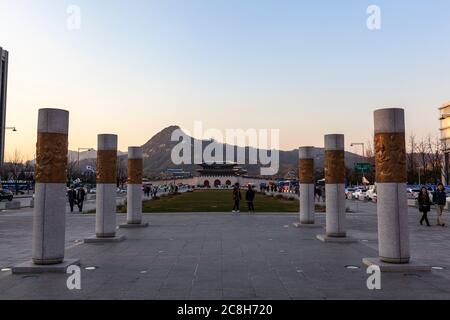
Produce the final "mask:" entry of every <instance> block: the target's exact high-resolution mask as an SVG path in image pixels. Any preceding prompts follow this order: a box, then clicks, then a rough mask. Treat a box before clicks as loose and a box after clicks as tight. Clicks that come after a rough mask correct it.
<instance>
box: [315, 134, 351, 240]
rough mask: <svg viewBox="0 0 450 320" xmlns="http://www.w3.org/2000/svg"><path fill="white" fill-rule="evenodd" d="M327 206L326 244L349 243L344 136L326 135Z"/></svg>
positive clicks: (320, 238) (324, 238)
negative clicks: (346, 214) (346, 215)
mask: <svg viewBox="0 0 450 320" xmlns="http://www.w3.org/2000/svg"><path fill="white" fill-rule="evenodd" d="M324 165H325V168H324V169H325V205H326V211H327V213H326V235H324V236H321V235H319V236H318V238H319V240H322V241H324V242H334V241H337V242H349V241H353V240H352V239H349V238H347V232H346V223H345V218H346V217H345V151H344V135H343V134H329V135H325V164H324Z"/></svg>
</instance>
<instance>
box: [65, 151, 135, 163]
mask: <svg viewBox="0 0 450 320" xmlns="http://www.w3.org/2000/svg"><path fill="white" fill-rule="evenodd" d="M117 154H118V155H119V156H123V155H126V154H127V153H126V152H122V151H118V152H117ZM67 156H68V158H69V161H78V151H72V150H69V152H68V155H67ZM96 158H97V150H95V149H90V150H85V151H80V161H82V160H86V159H96Z"/></svg>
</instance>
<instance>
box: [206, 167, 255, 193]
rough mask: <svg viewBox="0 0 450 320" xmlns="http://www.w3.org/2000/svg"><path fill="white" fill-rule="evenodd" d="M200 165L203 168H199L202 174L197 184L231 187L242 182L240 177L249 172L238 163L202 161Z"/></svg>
mask: <svg viewBox="0 0 450 320" xmlns="http://www.w3.org/2000/svg"><path fill="white" fill-rule="evenodd" d="M200 167H201V169H198V170H197V171H198V172H199V174H200V176H199V178H198V181H197V185H203V186H204V187H215V188H217V187H220V186H227V187H230V186H231V185H234V184H236V183H239V184H241V183H242V179H239V177H241V176H244V175H245V174H246V173H247V171H246V170H244V169H242V168H241V167H239V166H238V165H237V164H236V163H228V162H224V163H216V162H214V163H202V164H200Z"/></svg>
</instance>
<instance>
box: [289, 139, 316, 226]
mask: <svg viewBox="0 0 450 320" xmlns="http://www.w3.org/2000/svg"><path fill="white" fill-rule="evenodd" d="M314 151H315V149H314V147H301V148H300V149H299V167H298V173H299V183H300V187H299V190H300V223H294V225H295V226H296V227H306V226H308V227H319V226H318V225H316V224H315V201H314V196H315V194H314V188H315V183H314V182H315V181H314V173H315V171H314Z"/></svg>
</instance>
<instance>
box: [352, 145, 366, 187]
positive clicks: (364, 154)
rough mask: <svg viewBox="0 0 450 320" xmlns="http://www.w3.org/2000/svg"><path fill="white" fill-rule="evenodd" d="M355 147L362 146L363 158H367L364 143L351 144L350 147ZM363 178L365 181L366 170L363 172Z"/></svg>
mask: <svg viewBox="0 0 450 320" xmlns="http://www.w3.org/2000/svg"><path fill="white" fill-rule="evenodd" d="M354 146H361V147H362V156H363V158H365V157H366V149H365V147H364V142H353V143H351V144H350V147H354ZM362 176H363V181H364V178H365V176H364V170H363V172H362ZM363 184H364V182H363Z"/></svg>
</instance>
